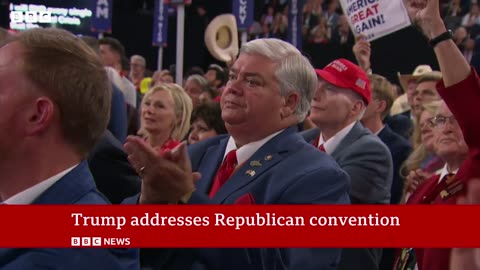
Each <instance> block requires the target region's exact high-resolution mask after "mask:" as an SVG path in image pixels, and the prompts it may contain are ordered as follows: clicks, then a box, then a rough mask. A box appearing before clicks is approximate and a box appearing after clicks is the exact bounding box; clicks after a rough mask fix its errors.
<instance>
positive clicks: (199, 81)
mask: <svg viewBox="0 0 480 270" xmlns="http://www.w3.org/2000/svg"><path fill="white" fill-rule="evenodd" d="M188 81H194V82H196V83H197V84H198V85H200V87H201V88H202V91H203V92H205V91H208V89H209V86H208V81H207V79H205V77H203V76H202V75H198V74H194V75H190V76H188V78H187V79H186V80H185V83H186V82H188Z"/></svg>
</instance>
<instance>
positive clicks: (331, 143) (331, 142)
mask: <svg viewBox="0 0 480 270" xmlns="http://www.w3.org/2000/svg"><path fill="white" fill-rule="evenodd" d="M355 123H356V122H353V123H351V124H350V125H348V126H346V127H344V128H343V129H342V130H340V131H339V132H337V134H335V136H333V137H331V138H330V139H328V140H327V141H325V140H324V139H323V134H322V133H320V140H318V145H317V147H320V145H322V144H323V147H324V148H325V152H326V153H327V154H332V153H333V151H335V149H337V147H338V145H339V144H340V143H341V142H342V140H343V139H344V138H345V137H346V136H347V134H348V133H349V132H350V130H352V128H353V126H354V125H355Z"/></svg>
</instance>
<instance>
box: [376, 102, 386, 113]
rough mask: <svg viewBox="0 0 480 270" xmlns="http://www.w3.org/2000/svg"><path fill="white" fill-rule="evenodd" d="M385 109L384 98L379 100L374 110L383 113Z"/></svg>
mask: <svg viewBox="0 0 480 270" xmlns="http://www.w3.org/2000/svg"><path fill="white" fill-rule="evenodd" d="M386 109H387V102H386V101H385V100H380V101H379V102H378V106H377V108H376V110H375V111H376V112H378V113H383V112H384V111H385V110H386Z"/></svg>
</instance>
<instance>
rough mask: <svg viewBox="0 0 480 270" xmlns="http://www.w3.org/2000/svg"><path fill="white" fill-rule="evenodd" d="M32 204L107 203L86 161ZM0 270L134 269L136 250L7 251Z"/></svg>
mask: <svg viewBox="0 0 480 270" xmlns="http://www.w3.org/2000/svg"><path fill="white" fill-rule="evenodd" d="M32 204H45V205H47V204H108V201H107V199H105V197H104V196H103V195H102V194H101V193H100V192H98V191H97V189H96V188H95V183H94V181H93V178H92V175H91V174H90V171H89V169H88V165H87V162H86V161H83V162H82V163H80V164H79V165H78V166H77V167H75V168H74V169H73V170H72V171H70V172H69V173H68V174H66V175H65V176H64V177H62V178H61V179H60V180H59V181H58V182H56V183H55V184H54V185H53V186H51V187H50V188H49V189H47V190H46V191H45V192H44V193H43V194H42V195H40V197H38V198H37V199H36V200H35V201H34V202H33V203H32ZM4 207H8V206H4ZM39 233H41V232H39ZM0 269H2V270H19V269H40V270H41V269H45V270H47V269H48V270H64V269H68V270H84V269H88V270H96V269H122V270H136V269H140V266H139V253H138V250H137V249H87V248H78V249H73V248H64V249H53V248H35V249H18V248H15V249H14V248H6V249H0Z"/></svg>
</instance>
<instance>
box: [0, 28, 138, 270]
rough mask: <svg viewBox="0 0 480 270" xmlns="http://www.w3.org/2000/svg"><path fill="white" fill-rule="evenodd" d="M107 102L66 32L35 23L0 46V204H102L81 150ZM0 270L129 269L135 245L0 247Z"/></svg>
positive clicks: (96, 130) (85, 51) (101, 76)
mask: <svg viewBox="0 0 480 270" xmlns="http://www.w3.org/2000/svg"><path fill="white" fill-rule="evenodd" d="M0 46H1V45H0ZM110 102H111V91H110V87H109V85H108V80H107V78H106V74H105V71H104V69H103V67H102V64H101V63H100V62H99V60H98V59H97V57H96V55H95V53H94V52H93V51H92V50H91V49H89V48H88V47H86V45H85V44H83V43H80V42H78V40H77V38H76V37H75V36H73V35H72V34H70V33H68V32H66V31H63V30H55V29H34V30H29V31H26V32H23V33H21V34H19V35H16V36H14V37H12V38H11V39H10V40H9V41H7V43H6V44H5V45H3V46H1V47H0V111H1V115H2V120H1V121H0V153H1V154H0V200H2V202H3V204H7V205H9V204H108V200H107V199H106V198H105V197H104V196H103V195H102V194H101V193H99V192H98V191H97V189H96V187H95V183H94V180H93V177H92V175H91V173H90V171H89V169H88V165H87V162H86V161H85V156H86V155H87V153H88V152H89V151H90V149H91V148H92V147H93V146H94V144H95V143H96V141H97V140H98V138H99V137H100V135H101V134H102V133H103V131H104V130H105V129H106V126H107V122H108V119H109V111H110ZM7 207H8V206H7ZM6 222H8V219H7V221H6ZM0 268H1V269H4V270H17V269H79V270H80V269H128V270H130V269H132V270H134V269H139V262H138V250H135V249H123V250H115V249H42V248H37V249H13V248H10V249H2V250H0Z"/></svg>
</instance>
